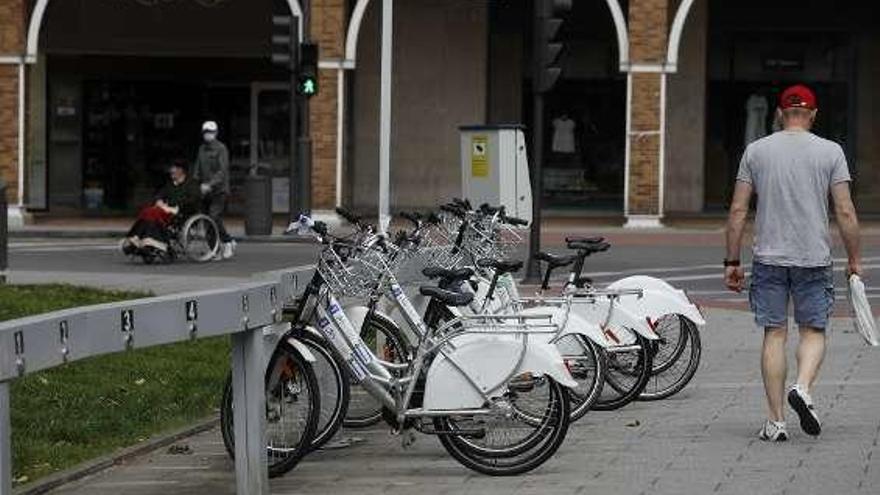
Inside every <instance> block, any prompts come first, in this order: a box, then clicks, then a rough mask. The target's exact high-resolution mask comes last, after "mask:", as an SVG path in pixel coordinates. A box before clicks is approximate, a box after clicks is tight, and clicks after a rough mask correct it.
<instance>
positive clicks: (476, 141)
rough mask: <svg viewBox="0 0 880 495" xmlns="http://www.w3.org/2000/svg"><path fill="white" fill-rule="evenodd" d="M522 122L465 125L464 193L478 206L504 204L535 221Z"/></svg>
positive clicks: (509, 211)
mask: <svg viewBox="0 0 880 495" xmlns="http://www.w3.org/2000/svg"><path fill="white" fill-rule="evenodd" d="M524 128H525V127H524V126H522V125H518V124H516V125H493V126H477V125H472V126H462V127H460V128H459V130H460V132H461V184H462V185H461V189H462V196H463V197H464V198H467V199H468V200H470V202H471V203H472V204H473V205H474V206H478V205H480V204H483V203H488V204H490V205H492V206H498V205H503V206H504V207H505V209H506V212H507V214H508V215H510V216H512V217H517V218H521V219H523V220H526V221H528V222H530V223H531V221H532V185H531V182H530V181H529V160H528V157H527V155H526V140H525V134H524V133H523V129H524Z"/></svg>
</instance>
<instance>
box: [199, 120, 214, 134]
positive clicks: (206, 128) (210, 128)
mask: <svg viewBox="0 0 880 495" xmlns="http://www.w3.org/2000/svg"><path fill="white" fill-rule="evenodd" d="M206 132H214V133H216V132H217V123H216V122H214V121H213V120H207V121H205V123H204V124H202V133H203V134H204V133H206Z"/></svg>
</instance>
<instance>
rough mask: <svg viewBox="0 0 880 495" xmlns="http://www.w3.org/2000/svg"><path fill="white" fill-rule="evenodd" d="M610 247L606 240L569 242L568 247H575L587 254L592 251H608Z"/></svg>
mask: <svg viewBox="0 0 880 495" xmlns="http://www.w3.org/2000/svg"><path fill="white" fill-rule="evenodd" d="M610 247H611V244H608V243H607V242H600V243H592V242H569V243H568V249H577V250H578V251H585V252H586V253H587V254H593V253H601V252H603V251H608V249H609V248H610Z"/></svg>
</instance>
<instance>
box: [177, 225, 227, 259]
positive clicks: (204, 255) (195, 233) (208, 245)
mask: <svg viewBox="0 0 880 495" xmlns="http://www.w3.org/2000/svg"><path fill="white" fill-rule="evenodd" d="M219 232H220V231H219V229H217V224H216V223H214V220H211V217H209V216H207V215H203V214H198V215H193V216H191V217H189V218H188V219H187V220H186V222H185V223H184V224H183V227H182V228H181V229H180V245H181V246H183V250H184V252H185V253H186V257H187V258H189V259H190V260H191V261H195V262H199V263H201V262H205V261H210V260H211V259H212V258H214V255H215V254H217V251H218V250H219V249H220V233H219Z"/></svg>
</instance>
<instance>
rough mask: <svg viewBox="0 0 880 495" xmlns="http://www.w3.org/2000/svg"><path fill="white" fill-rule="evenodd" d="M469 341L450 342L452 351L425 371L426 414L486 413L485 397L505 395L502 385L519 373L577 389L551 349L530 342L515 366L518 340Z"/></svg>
mask: <svg viewBox="0 0 880 495" xmlns="http://www.w3.org/2000/svg"><path fill="white" fill-rule="evenodd" d="M468 337H471V338H468V339H462V340H458V339H453V342H454V343H455V344H456V348H455V349H454V350H451V351H447V352H446V353H445V354H438V355H437V357H436V358H435V359H434V361H433V362H432V363H431V365H430V367H429V368H428V376H427V378H426V380H425V398H424V403H423V404H424V408H425V409H426V410H455V409H475V408H480V407H484V406H485V405H486V399H484V396H487V397H489V399H491V398H494V397H499V396H501V395H502V394H504V392H506V387H505V381H506V380H507V379H509V378H510V377H512V376H516V375H520V374H523V373H532V374H536V375H541V376H549V377H550V378H552V379H554V380H556V381H557V382H558V383H559V384H561V385H563V386H566V387H569V388H574V387H576V386H577V382H576V381H575V380H574V379H573V378H572V376H571V373H569V371H568V368H566V367H565V363H564V362H563V360H562V355H561V354H559V351H558V350H557V349H556V347H555V346H554V345H552V344H548V343H546V342H536V341H533V340H532V339H531V338H529V340H528V347H527V348H526V350H525V355H524V356H523V359H522V362H521V363H519V366H517V361H518V360H519V357H520V354H521V353H522V346H523V341H522V340H521V339H518V338H511V336H509V335H506V336H505V335H499V336H489V335H480V336H479V337H477V336H475V335H470V336H468ZM474 337H477V338H474ZM465 374H466V375H467V376H465ZM468 377H469V378H470V380H472V381H473V382H474V384H475V385H476V387H477V388H475V387H474V384H471V382H470V381H469V380H468Z"/></svg>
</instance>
